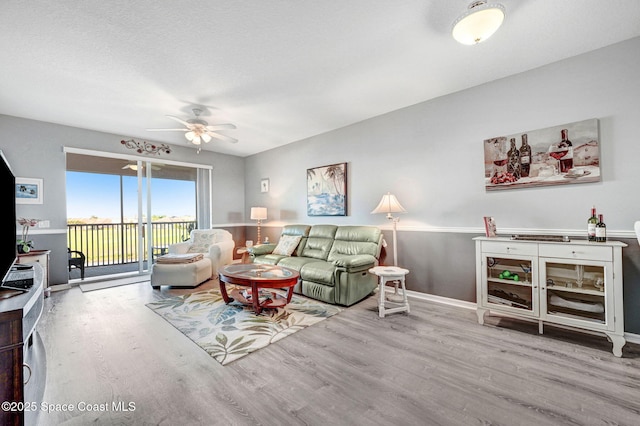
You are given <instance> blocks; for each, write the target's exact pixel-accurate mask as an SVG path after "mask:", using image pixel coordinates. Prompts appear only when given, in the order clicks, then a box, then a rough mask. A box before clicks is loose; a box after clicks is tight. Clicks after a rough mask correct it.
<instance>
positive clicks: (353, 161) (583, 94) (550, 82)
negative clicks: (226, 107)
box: [245, 38, 640, 233]
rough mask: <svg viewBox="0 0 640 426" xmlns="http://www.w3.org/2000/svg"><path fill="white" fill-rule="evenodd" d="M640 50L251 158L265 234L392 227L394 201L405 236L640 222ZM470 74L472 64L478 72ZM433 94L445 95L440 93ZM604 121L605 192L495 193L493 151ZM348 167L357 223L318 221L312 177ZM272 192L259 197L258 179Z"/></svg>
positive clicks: (249, 176)
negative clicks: (382, 208) (320, 170)
mask: <svg viewBox="0 0 640 426" xmlns="http://www.w3.org/2000/svg"><path fill="white" fill-rule="evenodd" d="M638 52H640V38H635V39H631V40H628V41H625V42H622V43H619V44H615V45H613V46H609V47H606V48H603V49H599V50H596V51H593V52H590V53H587V54H583V55H580V56H576V57H573V58H570V59H566V60H563V61H560V62H557V63H554V64H551V65H548V66H544V67H541V68H538V69H535V70H532V71H528V72H525V73H522V74H518V75H515V76H511V77H508V78H504V79H501V80H497V81H494V82H491V83H488V84H484V85H481V86H477V87H474V88H471V89H468V90H464V91H461V92H458V93H455V94H452V95H448V96H444V97H441V98H438V99H434V100H431V101H428V102H424V103H421V104H417V105H414V106H411V107H408V108H404V109H401V110H397V111H394V112H391V113H389V114H385V115H382V116H379V117H375V118H372V119H370V120H366V121H363V122H360V123H357V124H354V125H351V126H348V127H345V128H342V129H339V130H336V131H333V132H329V133H325V134H321V135H318V136H315V137H312V138H309V139H306V140H303V141H299V142H296V143H293V144H289V145H287V146H284V147H281V148H278V149H274V150H271V151H267V152H264V153H261V154H257V155H254V156H251V157H247V158H246V164H245V173H246V178H245V181H246V190H245V193H246V208H247V209H248V208H249V207H251V206H258V205H264V206H266V207H268V208H269V219H268V220H267V221H266V225H269V223H271V224H278V223H328V222H330V223H335V224H347V223H348V224H375V225H385V221H386V220H385V219H384V217H383V216H378V215H371V214H370V211H371V210H372V209H373V208H374V207H375V206H376V205H377V203H378V202H379V200H380V198H381V196H382V194H384V193H386V192H387V191H391V192H392V193H394V194H395V195H396V196H397V197H398V199H399V201H400V202H401V203H402V204H403V206H404V207H405V208H406V209H407V211H408V213H406V214H403V215H402V219H401V221H400V223H399V227H400V228H402V227H417V228H431V227H436V228H475V229H482V226H483V225H482V216H487V215H491V216H494V217H495V218H496V221H497V224H498V231H500V228H525V229H547V230H577V231H579V232H581V231H582V230H583V228H585V221H586V219H587V216H588V214H589V209H590V208H591V206H592V205H595V206H596V207H597V209H598V211H599V212H601V213H603V214H604V216H605V222H606V223H607V227H608V229H609V232H610V233H611V232H614V233H615V231H630V230H631V229H632V227H633V222H634V221H635V220H638V219H640V200H639V199H638V197H637V196H636V194H637V192H638V191H637V188H638V183H639V182H640V178H639V177H638V174H637V173H638V166H637V161H638V158H640V143H639V142H638V135H640V101H639V99H640V77H638V70H639V69H640V55H638ZM470 66H471V64H470ZM433 84H437V82H434V83H433ZM590 118H597V119H598V120H599V124H600V149H601V172H602V181H601V182H599V183H591V184H577V185H563V186H557V187H540V188H530V189H516V190H508V191H497V192H486V191H485V187H484V157H483V156H484V152H483V140H484V139H487V138H490V137H495V136H501V135H509V134H515V133H518V132H525V131H531V130H536V129H540V128H545V127H551V126H556V125H561V124H564V123H571V122H575V121H581V120H585V119H590ZM340 162H348V167H349V171H348V199H349V215H348V216H347V217H308V216H307V213H306V169H307V168H312V167H317V166H323V165H328V164H334V163H340ZM262 178H269V179H270V186H271V189H270V192H269V193H266V194H263V193H260V189H259V184H260V179H262Z"/></svg>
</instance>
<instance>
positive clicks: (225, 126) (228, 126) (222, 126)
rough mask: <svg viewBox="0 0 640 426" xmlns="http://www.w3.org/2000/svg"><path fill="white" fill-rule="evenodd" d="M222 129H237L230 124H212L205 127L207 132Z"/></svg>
mask: <svg viewBox="0 0 640 426" xmlns="http://www.w3.org/2000/svg"><path fill="white" fill-rule="evenodd" d="M223 129H237V127H236V126H235V125H233V124H231V123H222V124H213V125H211V126H207V130H210V131H216V130H223Z"/></svg>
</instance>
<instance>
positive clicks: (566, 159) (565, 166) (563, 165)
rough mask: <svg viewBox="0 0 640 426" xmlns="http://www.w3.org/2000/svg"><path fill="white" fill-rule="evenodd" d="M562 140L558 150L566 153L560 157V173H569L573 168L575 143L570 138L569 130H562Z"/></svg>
mask: <svg viewBox="0 0 640 426" xmlns="http://www.w3.org/2000/svg"><path fill="white" fill-rule="evenodd" d="M560 135H561V137H562V140H561V141H560V143H559V144H558V150H559V151H561V152H562V151H564V152H565V154H564V155H563V156H562V157H561V158H559V159H560V173H567V172H568V171H569V170H570V169H571V168H573V144H572V143H571V141H570V140H569V130H567V129H562V130H560Z"/></svg>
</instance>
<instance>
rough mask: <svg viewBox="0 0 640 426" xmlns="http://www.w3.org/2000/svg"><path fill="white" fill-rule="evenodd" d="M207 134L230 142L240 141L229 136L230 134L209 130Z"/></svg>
mask: <svg viewBox="0 0 640 426" xmlns="http://www.w3.org/2000/svg"><path fill="white" fill-rule="evenodd" d="M207 134H208V135H209V136H211V137H212V138H216V139H220V140H221V141H225V142H230V143H238V139H235V138H232V137H229V136H225V135H220V134H218V133H213V132H211V131H208V132H207Z"/></svg>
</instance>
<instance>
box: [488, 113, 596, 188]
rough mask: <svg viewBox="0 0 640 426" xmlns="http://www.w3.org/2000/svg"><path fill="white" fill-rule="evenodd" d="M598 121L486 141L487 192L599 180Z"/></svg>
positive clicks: (585, 121)
mask: <svg viewBox="0 0 640 426" xmlns="http://www.w3.org/2000/svg"><path fill="white" fill-rule="evenodd" d="M598 124H599V123H598V120H597V119H595V118H594V119H589V120H583V121H578V122H575V123H568V124H562V125H559V126H554V127H548V128H545V129H539V130H531V131H526V132H520V133H516V134H513V135H507V136H498V137H493V138H489V139H485V140H484V170H485V188H486V190H487V191H494V190H502V189H516V188H526V187H533V186H546V185H565V184H574V183H589V182H598V181H600V143H599V139H598V135H599V132H598Z"/></svg>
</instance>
